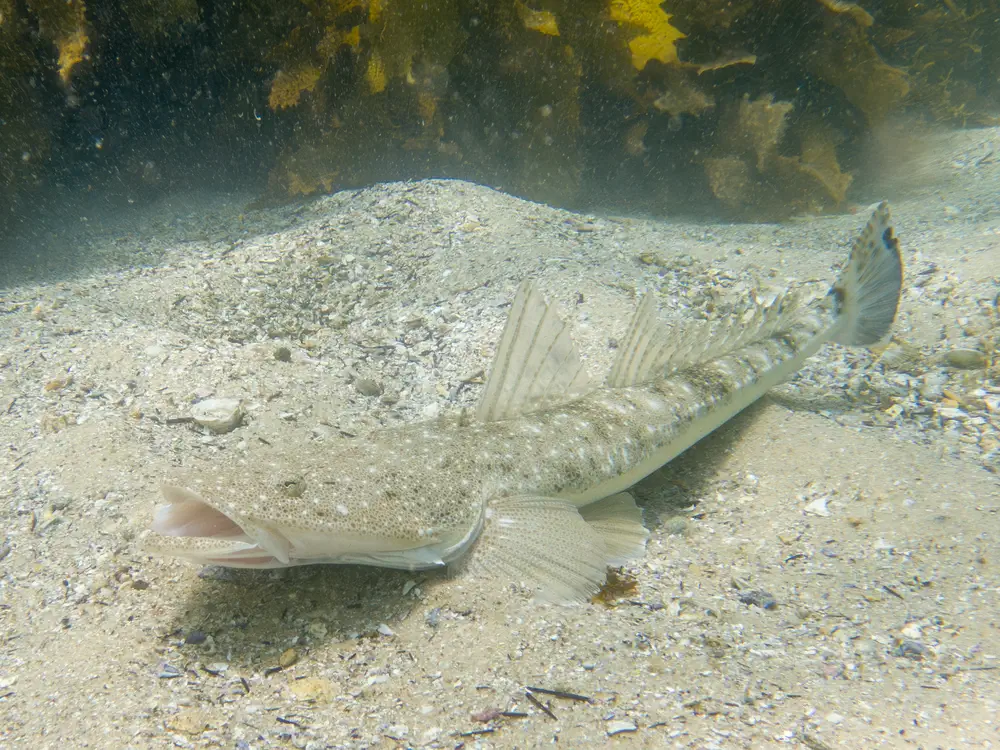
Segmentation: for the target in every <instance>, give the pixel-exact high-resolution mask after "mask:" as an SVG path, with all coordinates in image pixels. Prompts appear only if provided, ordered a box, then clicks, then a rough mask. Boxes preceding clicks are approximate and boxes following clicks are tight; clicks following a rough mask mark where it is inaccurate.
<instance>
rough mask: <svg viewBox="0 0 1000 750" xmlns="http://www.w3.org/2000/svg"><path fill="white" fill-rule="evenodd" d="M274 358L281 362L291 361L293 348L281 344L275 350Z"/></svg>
mask: <svg viewBox="0 0 1000 750" xmlns="http://www.w3.org/2000/svg"><path fill="white" fill-rule="evenodd" d="M274 358H275V359H276V360H278V361H279V362H291V361H292V350H291V349H289V348H288V347H287V346H279V347H278V348H277V349H275V350H274Z"/></svg>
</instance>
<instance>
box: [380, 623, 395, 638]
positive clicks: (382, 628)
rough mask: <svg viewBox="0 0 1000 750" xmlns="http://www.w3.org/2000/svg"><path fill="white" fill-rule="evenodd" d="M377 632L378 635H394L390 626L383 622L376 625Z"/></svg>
mask: <svg viewBox="0 0 1000 750" xmlns="http://www.w3.org/2000/svg"><path fill="white" fill-rule="evenodd" d="M378 633H379V635H385V636H390V635H396V633H395V632H394V631H393V629H392V628H390V627H389V626H388V625H386V624H385V623H384V622H383V623H382V624H381V625H379V626H378Z"/></svg>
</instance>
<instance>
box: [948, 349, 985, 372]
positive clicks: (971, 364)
mask: <svg viewBox="0 0 1000 750" xmlns="http://www.w3.org/2000/svg"><path fill="white" fill-rule="evenodd" d="M944 361H945V363H946V364H947V365H948V366H949V367H954V368H955V369H958V370H980V369H982V368H984V367H986V355H985V354H983V352H981V351H978V350H976V349H950V350H949V351H947V352H945V355H944Z"/></svg>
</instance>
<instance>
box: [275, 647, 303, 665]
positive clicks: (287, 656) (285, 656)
mask: <svg viewBox="0 0 1000 750" xmlns="http://www.w3.org/2000/svg"><path fill="white" fill-rule="evenodd" d="M298 660H299V652H298V651H296V650H295V649H294V648H286V649H285V650H284V651H282V652H281V656H279V657H278V666H279V667H281V668H282V669H288V668H289V667H291V666H292V665H294V664H295V663H296V662H297V661H298Z"/></svg>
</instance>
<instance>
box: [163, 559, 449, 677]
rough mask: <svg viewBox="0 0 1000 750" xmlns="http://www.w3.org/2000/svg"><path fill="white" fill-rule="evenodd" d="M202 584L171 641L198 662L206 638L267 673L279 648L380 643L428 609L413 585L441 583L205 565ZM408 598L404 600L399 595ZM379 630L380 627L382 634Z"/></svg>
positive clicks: (364, 573) (326, 570)
mask: <svg viewBox="0 0 1000 750" xmlns="http://www.w3.org/2000/svg"><path fill="white" fill-rule="evenodd" d="M198 576H199V578H201V579H202V581H201V583H200V584H199V585H198V586H197V588H196V589H195V590H194V591H193V592H192V594H191V595H190V596H189V598H188V600H187V602H185V604H184V606H183V608H181V609H179V610H178V612H177V613H176V614H175V616H174V617H173V621H172V622H171V623H170V624H169V625H168V628H167V630H168V633H169V634H170V637H171V638H172V639H185V640H190V638H191V634H192V633H194V634H196V636H195V638H194V641H195V642H196V643H195V644H194V646H195V648H192V647H191V646H190V645H185V646H183V647H182V649H183V650H184V651H185V652H189V653H190V655H191V656H192V657H197V658H200V659H201V660H202V661H206V662H207V661H213V660H216V658H217V657H213V656H211V655H206V654H204V653H197V650H198V649H200V648H202V647H201V646H199V645H198V644H197V641H200V640H203V637H204V636H211V638H212V642H211V644H212V647H213V650H214V652H215V653H216V654H218V655H219V656H220V657H224V658H225V659H226V660H227V661H230V662H231V663H232V664H233V666H237V667H242V668H250V669H255V670H265V669H267V668H268V667H272V666H274V665H275V664H276V663H277V655H278V654H280V653H281V652H282V651H283V650H284V649H286V648H288V647H290V646H295V647H296V648H298V649H300V650H301V649H303V648H305V649H308V648H309V647H322V646H324V645H326V644H328V643H336V642H339V641H347V640H350V639H354V638H359V637H363V636H373V637H378V636H380V635H382V634H385V633H386V632H387V631H386V630H385V628H389V629H390V630H391V629H392V628H395V627H397V626H398V625H397V623H399V622H400V621H401V620H403V619H405V618H406V617H407V616H408V615H410V614H411V613H412V612H413V611H415V610H416V611H422V610H423V609H424V607H425V605H424V604H423V603H422V602H421V600H420V599H419V598H417V596H416V595H415V594H416V593H419V588H417V590H416V591H414V588H415V587H419V586H423V585H428V584H431V583H432V582H434V581H438V580H444V579H446V578H447V574H446V573H445V572H444V571H417V572H410V571H400V570H389V569H385V568H374V567H366V566H362V565H307V566H301V567H295V568H284V569H278V570H237V569H232V568H220V567H214V566H212V567H207V568H204V569H203V570H202V571H201V572H200V573H198ZM404 591H405V592H406V593H405V594H404V593H403V592H404ZM380 628H381V629H382V631H381V633H380Z"/></svg>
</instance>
